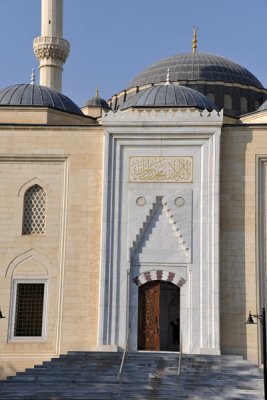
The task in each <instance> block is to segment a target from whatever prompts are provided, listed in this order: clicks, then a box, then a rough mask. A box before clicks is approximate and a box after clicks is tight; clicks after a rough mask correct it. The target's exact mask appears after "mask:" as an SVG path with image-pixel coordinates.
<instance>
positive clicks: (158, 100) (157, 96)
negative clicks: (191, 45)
mask: <svg viewBox="0 0 267 400" xmlns="http://www.w3.org/2000/svg"><path fill="white" fill-rule="evenodd" d="M130 107H133V108H157V107H159V108H192V107H194V108H199V109H201V110H204V109H207V110H208V111H212V110H215V109H216V106H215V105H214V104H213V103H212V102H211V101H210V100H209V99H208V98H207V97H206V96H204V95H203V94H202V93H200V92H197V91H196V90H193V89H190V88H189V87H186V86H182V85H179V84H178V83H168V84H161V85H155V86H152V87H150V88H148V89H144V90H142V91H140V92H138V93H136V94H135V95H134V96H132V97H130V98H129V99H128V100H127V101H126V102H125V103H123V104H122V105H121V107H120V108H121V109H122V110H123V109H126V108H130Z"/></svg>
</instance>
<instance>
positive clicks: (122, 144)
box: [98, 110, 222, 354]
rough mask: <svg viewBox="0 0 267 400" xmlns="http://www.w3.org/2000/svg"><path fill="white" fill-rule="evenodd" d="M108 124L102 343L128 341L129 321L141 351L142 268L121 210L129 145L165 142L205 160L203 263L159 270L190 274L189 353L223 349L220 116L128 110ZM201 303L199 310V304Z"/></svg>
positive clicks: (186, 301) (184, 309) (186, 304)
mask: <svg viewBox="0 0 267 400" xmlns="http://www.w3.org/2000/svg"><path fill="white" fill-rule="evenodd" d="M103 126H104V129H105V157H104V179H103V182H104V188H103V189H104V190H103V192H104V198H103V215H102V250H101V280H100V308H99V335H98V345H99V348H101V349H107V350H108V349H111V348H115V349H116V348H118V347H123V346H124V345H125V341H126V337H127V332H128V329H129V327H131V337H130V349H131V350H132V351H134V350H136V349H137V331H136V321H137V316H136V310H137V301H138V294H137V291H138V288H137V287H136V285H135V283H134V282H133V278H134V277H135V276H136V275H138V273H137V271H136V267H137V266H132V265H130V257H129V248H126V247H129V246H128V245H129V244H128V243H127V246H126V245H125V242H124V243H123V238H124V237H125V236H124V235H125V232H126V231H125V229H124V227H125V226H126V225H127V220H125V218H124V216H122V215H121V209H122V208H127V204H126V203H127V201H126V197H125V195H124V196H123V195H122V194H123V191H124V190H125V182H124V180H123V178H124V175H123V169H124V168H125V165H124V164H123V157H124V153H125V149H133V148H139V149H142V151H144V149H145V152H146V153H145V154H148V155H150V154H151V152H149V151H150V150H149V148H153V147H155V146H163V147H164V146H166V145H168V146H172V147H173V148H175V149H176V150H177V149H179V148H181V149H182V148H183V149H184V148H188V149H192V148H195V149H197V153H198V157H199V160H200V162H199V164H198V165H197V166H196V167H198V168H200V176H201V179H200V181H199V182H197V185H198V194H199V196H200V197H199V199H198V200H197V201H198V206H197V207H199V221H198V223H195V225H194V230H198V233H197V234H196V233H195V236H196V235H198V240H199V243H200V244H199V250H198V254H199V255H201V257H200V256H199V259H198V263H195V261H194V260H193V263H191V264H188V265H176V266H175V265H171V266H170V265H160V266H158V265H157V266H155V268H158V269H160V268H162V269H164V270H171V271H173V272H175V273H176V274H181V273H182V274H183V275H185V276H184V277H185V279H186V281H187V282H186V283H185V285H183V287H182V288H181V315H182V321H183V322H182V323H181V327H182V329H183V337H184V339H183V341H184V351H185V352H186V353H202V354H220V332H219V331H220V330H219V162H220V161H219V160H220V153H219V152H220V134H221V126H222V115H221V114H218V113H215V112H212V113H208V112H207V111H204V112H202V113H201V112H199V111H197V110H196V111H189V110H187V111H181V110H177V111H169V112H163V111H160V112H156V111H143V112H139V111H132V110H129V111H125V112H117V113H112V112H110V113H109V114H107V116H106V117H104V118H103ZM141 154H144V152H143V153H142V152H141ZM188 154H189V153H188ZM169 155H172V154H169ZM178 155H180V153H179V154H178ZM127 173H128V171H127ZM126 186H127V184H126ZM125 201H126V203H125ZM203 216H204V217H203ZM193 253H194V249H193ZM200 258H201V259H200ZM138 268H139V269H138V272H140V273H142V272H144V271H145V270H148V269H150V268H151V265H141V266H138ZM155 268H154V269H155ZM196 271H197V272H196ZM195 291H197V294H196V295H195ZM198 303H199V306H198V305H197V304H198ZM196 307H199V309H197V310H196Z"/></svg>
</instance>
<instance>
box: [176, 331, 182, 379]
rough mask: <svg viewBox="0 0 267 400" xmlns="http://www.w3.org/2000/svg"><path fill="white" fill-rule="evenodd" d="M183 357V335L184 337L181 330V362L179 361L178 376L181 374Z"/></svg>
mask: <svg viewBox="0 0 267 400" xmlns="http://www.w3.org/2000/svg"><path fill="white" fill-rule="evenodd" d="M182 357H183V335H182V330H181V332H180V356H179V360H178V369H177V375H178V376H179V375H180V374H181V366H182Z"/></svg>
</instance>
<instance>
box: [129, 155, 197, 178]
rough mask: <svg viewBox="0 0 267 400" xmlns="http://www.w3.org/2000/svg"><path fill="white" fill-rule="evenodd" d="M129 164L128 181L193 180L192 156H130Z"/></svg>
mask: <svg viewBox="0 0 267 400" xmlns="http://www.w3.org/2000/svg"><path fill="white" fill-rule="evenodd" d="M129 165H130V167H129V168H130V173H129V178H130V182H170V183H171V182H180V183H190V182H193V157H174V156H170V157H153V156H144V157H142V156H140V157H130V159H129Z"/></svg>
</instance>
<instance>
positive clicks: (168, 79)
mask: <svg viewBox="0 0 267 400" xmlns="http://www.w3.org/2000/svg"><path fill="white" fill-rule="evenodd" d="M169 84H170V68H168V69H167V76H166V83H165V85H169Z"/></svg>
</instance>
